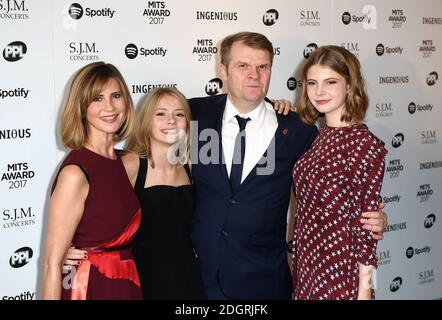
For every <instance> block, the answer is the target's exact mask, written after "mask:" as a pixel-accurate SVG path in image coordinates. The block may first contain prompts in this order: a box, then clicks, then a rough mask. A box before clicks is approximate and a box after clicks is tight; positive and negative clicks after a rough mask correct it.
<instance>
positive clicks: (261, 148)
mask: <svg viewBox="0 0 442 320" xmlns="http://www.w3.org/2000/svg"><path fill="white" fill-rule="evenodd" d="M236 115H239V116H240V117H243V118H250V120H249V121H248V122H247V125H246V154H245V156H244V165H243V171H242V177H241V183H242V182H243V181H244V180H245V179H246V177H247V175H248V174H249V173H250V171H252V169H253V168H254V167H255V165H256V164H257V163H258V161H259V160H260V159H261V157H262V156H263V155H264V152H265V151H266V150H267V148H268V146H269V145H270V142H271V141H272V139H273V136H274V135H275V131H276V129H277V128H278V119H277V118H276V112H275V110H274V109H273V106H272V105H271V104H270V103H267V102H265V101H264V100H263V101H262V102H261V103H260V104H259V105H258V106H257V107H256V108H255V109H254V110H253V111H251V112H249V113H247V114H240V113H239V111H238V110H237V109H236V108H235V106H234V105H233V104H232V102H231V101H230V99H229V98H228V97H227V102H226V108H225V109H224V114H223V123H222V129H221V136H222V147H223V154H224V160H225V164H226V169H227V175H228V176H229V177H230V169H231V167H232V159H233V150H234V148H235V138H236V135H237V134H238V132H239V125H238V121H237V120H236V118H235V116H236Z"/></svg>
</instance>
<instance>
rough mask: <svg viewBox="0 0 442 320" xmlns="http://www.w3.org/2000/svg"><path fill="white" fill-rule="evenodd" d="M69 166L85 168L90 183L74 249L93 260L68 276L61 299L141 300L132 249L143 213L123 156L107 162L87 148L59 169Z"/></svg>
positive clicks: (75, 154) (74, 152) (77, 152)
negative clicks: (122, 158) (85, 253)
mask: <svg viewBox="0 0 442 320" xmlns="http://www.w3.org/2000/svg"><path fill="white" fill-rule="evenodd" d="M69 164H74V165H77V166H78V167H80V168H81V169H82V171H83V172H84V174H85V176H86V178H87V180H88V183H89V193H88V195H87V198H86V201H85V205H84V212H83V216H82V218H81V220H80V223H79V224H78V226H77V230H76V231H75V234H74V237H73V240H72V244H73V246H75V247H76V248H78V249H82V250H86V251H88V259H86V260H83V261H82V263H81V264H80V265H79V266H78V267H77V268H76V270H75V272H68V273H64V274H63V277H62V279H63V289H62V299H63V300H97V299H99V300H114V299H118V300H120V299H122V300H129V299H130V300H132V299H136V300H139V299H141V289H140V281H139V277H138V272H137V268H136V265H135V262H134V259H133V256H132V248H131V242H132V239H133V237H134V235H135V232H136V231H137V229H138V226H139V224H140V219H141V209H140V204H139V202H138V199H137V197H136V195H135V192H134V190H133V188H132V185H131V184H130V181H129V179H128V177H127V174H126V170H125V169H124V166H123V163H122V161H121V158H120V157H118V159H116V160H112V159H108V158H106V157H103V156H101V155H99V154H97V153H94V152H92V151H90V150H88V149H86V148H83V149H81V150H78V151H71V152H70V153H69V154H68V156H67V157H66V159H65V160H64V161H63V163H62V165H61V167H60V170H61V168H63V167H64V166H66V165H69ZM56 183H57V180H55V182H54V184H53V189H54V188H55V185H56Z"/></svg>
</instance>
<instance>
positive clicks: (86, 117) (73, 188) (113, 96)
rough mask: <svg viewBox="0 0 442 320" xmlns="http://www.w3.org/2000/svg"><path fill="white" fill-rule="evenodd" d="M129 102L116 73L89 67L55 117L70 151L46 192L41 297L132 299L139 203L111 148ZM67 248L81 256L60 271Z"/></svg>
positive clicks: (125, 124) (123, 130)
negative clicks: (82, 255)
mask: <svg viewBox="0 0 442 320" xmlns="http://www.w3.org/2000/svg"><path fill="white" fill-rule="evenodd" d="M133 118H134V111H133V104H132V100H131V98H130V94H129V90H128V88H127V85H126V83H125V82H124V79H123V77H122V76H121V74H120V72H119V71H118V70H117V69H116V68H115V67H114V66H113V65H111V64H105V63H103V62H95V63H91V64H89V65H86V66H85V67H83V68H82V69H80V70H79V72H78V73H77V74H76V75H75V77H74V79H73V81H72V84H71V86H70V90H69V94H68V98H67V101H66V103H65V106H64V109H63V113H62V118H61V137H62V141H63V144H64V145H65V146H66V147H67V148H70V149H72V151H71V152H70V153H69V154H68V155H67V157H66V158H65V159H64V161H63V163H62V164H61V166H60V169H59V171H58V174H57V176H56V179H55V181H54V184H53V187H52V196H51V202H50V208H49V224H48V231H47V239H46V252H45V257H44V282H43V298H44V299H60V298H62V299H82V300H83V299H140V298H141V290H140V281H139V278H138V273H137V269H136V265H135V262H134V259H133V257H132V252H131V246H130V245H131V241H132V239H133V237H134V234H135V232H136V231H137V229H138V226H139V224H140V218H141V210H140V205H139V202H138V200H137V197H136V195H135V193H134V191H133V189H132V186H131V184H130V181H129V179H128V178H127V175H126V171H125V169H124V166H123V163H122V160H121V157H120V155H119V154H118V152H117V151H116V150H115V149H114V144H115V142H117V141H121V140H124V139H125V138H126V137H127V136H128V134H129V133H130V130H131V128H132V124H133ZM71 243H72V244H73V245H74V246H75V247H77V248H81V249H83V250H84V251H85V259H84V260H83V261H82V262H81V263H79V265H78V267H76V268H71V270H69V271H68V272H67V273H66V272H65V271H62V262H63V259H64V257H65V254H66V252H67V250H68V248H69V246H70V244H71Z"/></svg>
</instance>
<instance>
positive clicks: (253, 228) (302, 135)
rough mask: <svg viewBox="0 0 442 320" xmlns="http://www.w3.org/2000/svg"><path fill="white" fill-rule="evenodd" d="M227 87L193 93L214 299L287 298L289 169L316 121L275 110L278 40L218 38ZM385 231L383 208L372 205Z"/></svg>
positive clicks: (377, 228) (197, 172)
mask: <svg viewBox="0 0 442 320" xmlns="http://www.w3.org/2000/svg"><path fill="white" fill-rule="evenodd" d="M220 53H221V69H220V74H221V77H222V80H223V82H224V84H225V85H227V91H228V94H227V95H225V94H222V95H216V96H211V97H204V98H193V99H190V100H189V102H190V106H191V110H192V114H193V119H194V120H196V121H197V129H196V130H195V132H194V133H195V134H197V136H196V139H193V143H194V146H193V149H192V150H193V151H194V152H196V153H197V154H192V169H193V177H194V182H195V187H196V190H197V191H196V197H197V198H196V208H195V212H194V217H193V222H192V241H193V244H194V246H195V251H196V253H197V255H198V260H199V264H200V269H201V274H202V279H203V285H204V294H205V297H206V298H208V299H290V297H291V292H292V288H291V276H290V270H289V266H288V262H287V243H286V228H287V210H288V205H289V200H290V187H291V185H292V176H291V170H292V168H293V166H294V164H295V162H296V161H297V160H298V159H299V157H300V156H301V155H302V154H303V153H304V152H305V151H306V150H307V149H308V148H309V147H310V144H311V142H312V140H313V138H314V137H315V135H316V127H314V126H309V125H306V124H303V123H302V122H301V121H300V120H299V118H298V116H297V114H296V113H293V112H291V113H290V114H289V115H287V116H284V115H278V114H276V113H275V111H274V109H273V106H272V104H271V102H270V101H269V100H267V99H266V98H265V97H266V94H267V92H268V89H269V82H270V77H271V68H272V62H273V46H272V43H271V42H270V41H269V40H268V39H267V38H266V37H265V36H264V35H262V34H258V33H251V32H242V33H237V34H234V35H231V36H228V37H227V38H225V39H224V40H223V42H222V44H221V51H220ZM371 216H372V217H373V216H374V218H371V219H369V222H368V224H367V225H368V228H371V230H372V231H374V232H380V234H378V235H377V237H379V238H382V230H383V229H384V227H385V225H386V221H385V220H386V217H385V214H382V213H380V212H377V213H372V214H371Z"/></svg>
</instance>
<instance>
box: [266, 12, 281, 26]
mask: <svg viewBox="0 0 442 320" xmlns="http://www.w3.org/2000/svg"><path fill="white" fill-rule="evenodd" d="M278 18H279V13H278V11H276V10H275V9H270V10H267V11H266V13H264V16H263V17H262V22H263V23H264V24H265V25H266V26H271V25H274V24H275V23H276V21H277V20H278Z"/></svg>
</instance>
